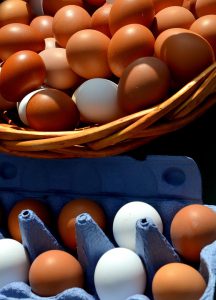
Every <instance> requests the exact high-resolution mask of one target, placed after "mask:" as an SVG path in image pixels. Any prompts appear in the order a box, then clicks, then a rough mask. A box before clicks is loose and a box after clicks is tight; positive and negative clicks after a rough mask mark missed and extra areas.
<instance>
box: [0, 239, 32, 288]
mask: <svg viewBox="0 0 216 300" xmlns="http://www.w3.org/2000/svg"><path fill="white" fill-rule="evenodd" d="M0 261H1V264H0V273H1V277H0V288H2V287H3V286H5V285H6V284H9V283H12V282H16V281H23V282H26V283H27V282H28V271H29V267H30V262H29V258H28V254H27V252H26V250H25V248H24V246H23V245H22V244H21V243H20V242H18V241H16V240H13V239H9V238H4V239H1V240H0Z"/></svg>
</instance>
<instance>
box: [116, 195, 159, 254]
mask: <svg viewBox="0 0 216 300" xmlns="http://www.w3.org/2000/svg"><path fill="white" fill-rule="evenodd" d="M147 217H148V218H151V219H152V221H153V222H154V224H155V225H156V226H157V228H158V230H159V231H160V232H162V231H163V223H162V220H161V217H160V215H159V213H158V212H157V211H156V209H155V208H154V207H152V206H151V205H149V204H147V203H145V202H141V201H133V202H129V203H127V204H125V205H124V206H122V207H121V208H120V209H119V210H118V212H117V213H116V215H115V218H114V221H113V236H114V238H115V241H116V243H117V244H118V245H119V246H120V247H125V248H128V249H131V250H133V251H135V249H136V222H137V221H138V220H139V219H145V218H147Z"/></svg>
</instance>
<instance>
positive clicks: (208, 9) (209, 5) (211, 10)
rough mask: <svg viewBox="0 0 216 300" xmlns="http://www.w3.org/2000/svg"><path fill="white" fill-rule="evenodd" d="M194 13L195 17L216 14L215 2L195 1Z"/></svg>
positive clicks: (212, 0)
mask: <svg viewBox="0 0 216 300" xmlns="http://www.w3.org/2000/svg"><path fill="white" fill-rule="evenodd" d="M195 13H196V16H197V17H202V16H205V15H210V14H216V2H215V0H196V2H195Z"/></svg>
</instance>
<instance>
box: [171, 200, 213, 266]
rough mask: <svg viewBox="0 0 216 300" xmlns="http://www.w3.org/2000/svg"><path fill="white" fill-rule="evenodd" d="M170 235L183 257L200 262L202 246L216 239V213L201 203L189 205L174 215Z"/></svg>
mask: <svg viewBox="0 0 216 300" xmlns="http://www.w3.org/2000/svg"><path fill="white" fill-rule="evenodd" d="M182 224H184V226H182ZM170 236H171V240H172V244H173V246H174V248H175V249H176V250H177V252H178V253H179V254H180V255H181V256H182V257H183V258H185V259H186V260H188V261H192V262H193V261H196V262H198V261H199V259H200V252H201V250H202V248H203V247H205V246H207V245H208V244H210V243H212V242H213V241H214V240H216V213H215V212H214V211H213V210H211V209H210V208H208V207H206V206H204V205H201V204H191V205H188V206H186V207H184V208H182V209H181V210H179V211H178V212H177V214H176V215H175V216H174V218H173V220H172V223H171V227H170Z"/></svg>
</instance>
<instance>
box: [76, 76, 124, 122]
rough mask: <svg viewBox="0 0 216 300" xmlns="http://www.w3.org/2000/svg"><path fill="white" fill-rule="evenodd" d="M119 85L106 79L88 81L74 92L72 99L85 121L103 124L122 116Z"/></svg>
mask: <svg viewBox="0 0 216 300" xmlns="http://www.w3.org/2000/svg"><path fill="white" fill-rule="evenodd" d="M117 88H118V86H117V84H116V83H114V82H113V81H111V80H108V79H104V78H93V79H89V80H86V81H85V82H84V83H82V84H81V85H80V86H79V87H78V88H77V89H76V91H75V92H74V94H73V96H72V99H73V101H74V102H75V103H76V105H77V108H78V110H79V112H80V114H81V116H82V119H84V120H85V121H87V122H90V123H98V124H103V123H107V122H110V121H113V120H116V119H118V118H120V117H121V116H122V112H121V110H120V108H119V106H118V102H117Z"/></svg>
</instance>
